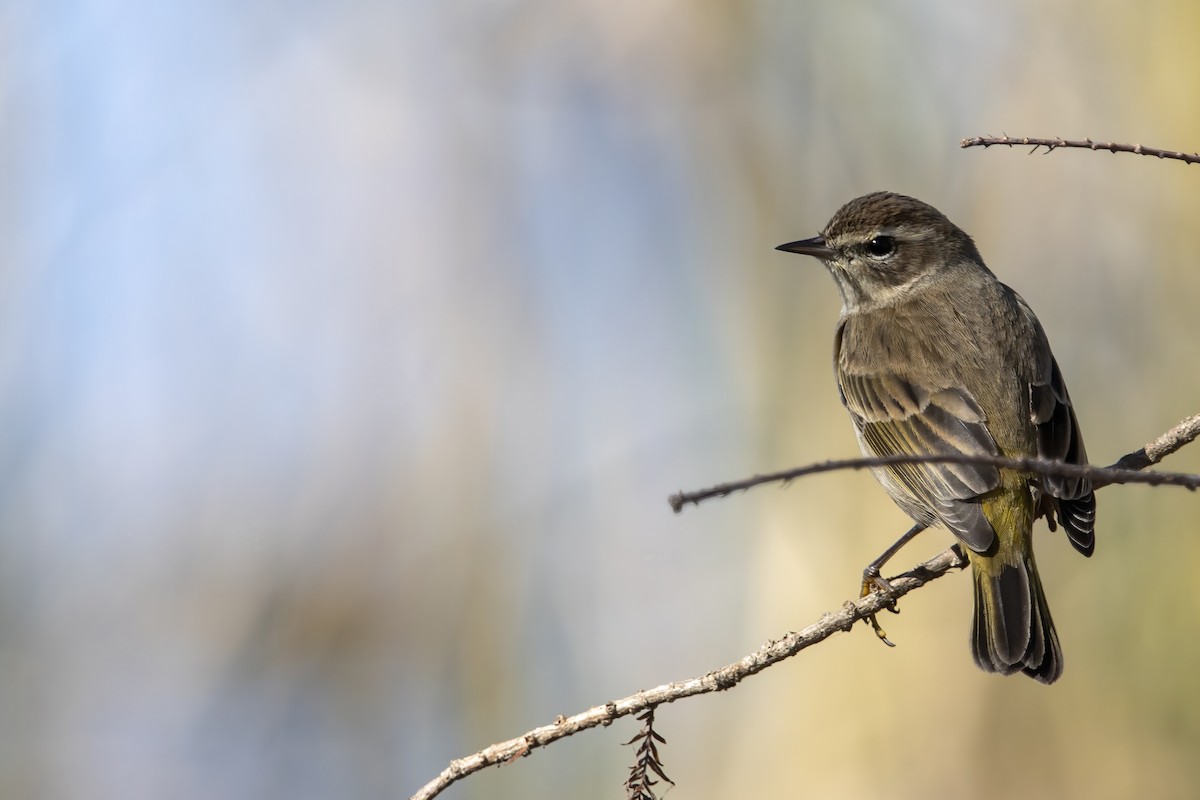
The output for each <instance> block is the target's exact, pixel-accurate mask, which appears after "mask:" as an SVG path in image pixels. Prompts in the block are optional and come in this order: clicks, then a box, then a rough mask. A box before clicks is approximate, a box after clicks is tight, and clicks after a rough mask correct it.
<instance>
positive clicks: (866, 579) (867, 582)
mask: <svg viewBox="0 0 1200 800" xmlns="http://www.w3.org/2000/svg"><path fill="white" fill-rule="evenodd" d="M927 527H928V526H927V525H922V524H921V523H919V522H918V523H917V524H916V525H913V526H912V527H911V528H909V529H908V531H907V532H906V533H905V534H904V535H903V536H901V537H900V538H899V539H897V540H896V541H895V542H893V543H892V545H891V547H889V548H888V549H887V550H884V551H883V552H882V553H881V554H880V555H879V558H877V559H875V560H874V561H872V562H871V563H870V564H868V565H867V568H866V569H864V570H863V580H862V593H861V594H860V595H859V597H866V596H867V595H869V594H870V593H871V592H873V591H876V590H878V591H880V592H883V593H885V594H886V593H888V592H891V591H892V585H891V584H890V583H888V582H887V580H886V579H885V578H884V577H883V576H882V575H881V574H880V570H881V569H883V565H884V564H886V563H887V562H888V561H890V560H891V558H892V556H894V555H896V553H898V552H900V548H902V547H904V545H906V544H908V543H909V542H911V541H912V540H913V539H915V538H916V536H917V534H918V533H920V532H921V531H923V530H925V528H927ZM888 610H889V611H891V612H892V613H893V614H899V613H900V611H899V610H898V609H897V608H896V603H895V601H893V602H892V603H891V605H889V606H888ZM866 621H867V622H869V623H870V624H871V627H872V628H873V629H874V631H875V635H876V636H878V637H879V639H880V640H881V641H882V642H883V643H884V644H886V645H887V646H888V647H895V645H894V644H893V643H892V642H891V641H889V640H888V638H887V632H886V631H884V629H883V627H882V626H881V625H880V624H879V620H877V619H876V618H875V615H874V614H871V615H870V616H869V617H867V618H866Z"/></svg>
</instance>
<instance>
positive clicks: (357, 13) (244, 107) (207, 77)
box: [0, 0, 1200, 799]
mask: <svg viewBox="0 0 1200 800" xmlns="http://www.w3.org/2000/svg"><path fill="white" fill-rule="evenodd" d="M1197 35H1200V6H1197V5H1196V4H1194V3H1188V2H1153V1H1152V2H1148V3H1143V4H1140V5H1139V6H1138V8H1137V10H1136V11H1135V10H1134V9H1133V8H1132V7H1130V6H1129V5H1128V4H1123V3H1117V2H1088V3H1083V2H1064V3H1056V4H1045V3H1039V2H1032V1H1031V0H1018V1H1017V2H1013V3H984V2H968V3H958V4H949V3H944V2H940V1H935V0H923V1H922V2H911V3H904V4H895V3H890V2H846V3H788V2H780V0H775V1H774V2H772V1H771V0H758V1H757V2H740V1H739V2H728V1H727V2H679V1H678V0H655V1H654V2H644V0H616V1H615V2H614V0H603V1H601V0H567V1H566V2H556V1H554V0H510V1H508V2H505V1H504V0H491V1H490V2H488V1H487V0H478V1H477V2H458V1H457V0H444V1H443V2H436V3H434V2H391V3H387V2H360V3H353V4H349V3H336V2H331V1H330V0H311V1H310V2H304V3H282V2H269V1H266V0H249V2H236V3H235V2H228V0H215V1H214V2H186V1H185V2H178V3H158V4H154V3H145V2H126V1H123V0H112V1H110V2H103V3H101V2H86V1H85V2H78V3H62V2H46V3H36V4H35V3H22V2H17V3H6V4H4V5H2V6H0V113H2V115H3V116H2V119H3V124H2V125H0V158H2V159H3V165H2V172H0V175H2V180H0V286H2V291H0V795H3V796H5V797H88V798H142V797H144V798H162V797H171V798H182V799H186V798H209V797H223V798H257V797H294V798H327V797H338V798H342V797H396V796H401V797H403V796H407V795H408V794H410V793H411V792H413V791H415V790H416V789H417V788H418V787H419V786H420V785H422V784H423V783H424V782H425V781H427V780H428V779H430V778H432V777H433V776H434V775H436V774H437V772H439V771H440V770H441V769H442V768H443V767H445V766H446V764H447V763H448V762H449V760H450V759H451V758H454V757H458V756H462V755H466V754H468V753H470V752H473V751H475V750H477V749H479V748H481V747H483V746H485V745H487V744H489V743H491V742H494V741H497V740H501V739H506V738H509V737H512V736H516V735H518V734H520V733H522V732H524V731H525V730H528V729H529V728H531V727H534V726H536V725H539V724H544V723H546V722H549V721H551V720H552V719H553V718H554V716H555V715H557V714H560V713H566V714H569V713H574V712H576V711H579V710H582V709H584V708H586V707H588V706H591V705H594V704H598V703H602V702H604V701H606V700H609V699H613V698H615V697H618V696H622V695H625V694H628V693H630V692H632V691H635V690H637V689H639V688H645V687H648V686H652V685H655V684H658V683H660V682H664V681H667V680H671V679H678V678H683V677H687V676H692V675H697V674H701V673H703V672H705V671H707V670H708V669H711V668H713V667H716V666H719V665H722V664H725V663H727V662H730V661H733V660H735V659H736V658H739V657H740V656H741V655H743V654H744V653H746V652H749V651H750V650H752V649H753V648H755V647H757V646H758V645H760V644H761V643H762V642H763V641H765V640H766V639H768V638H772V637H775V636H778V635H779V634H781V633H783V632H785V631H788V630H793V629H798V628H800V627H802V626H804V625H806V624H808V623H810V622H812V621H814V620H815V619H817V618H818V617H819V616H820V614H821V613H822V612H824V611H826V610H829V609H831V608H834V607H837V606H838V605H840V604H841V603H842V602H843V601H844V600H846V599H848V598H850V597H852V596H853V595H854V594H855V592H856V590H857V585H858V574H859V570H860V569H861V568H862V566H863V565H864V564H865V563H866V562H867V561H868V560H870V558H872V557H873V556H875V555H876V554H877V553H878V552H879V551H880V550H881V549H882V547H883V546H885V545H886V544H887V543H889V542H890V541H891V540H892V539H893V538H894V537H895V535H897V534H899V533H900V532H901V531H902V530H904V528H905V527H906V526H907V522H906V520H905V518H904V517H903V516H902V515H901V513H900V512H899V511H897V510H896V509H895V508H894V507H893V506H892V504H891V503H890V501H888V499H887V498H886V496H885V495H884V494H883V492H882V491H880V490H879V489H878V488H877V487H876V486H875V484H874V483H873V481H872V479H871V478H870V477H869V476H867V475H862V474H855V473H843V474H833V475H825V476H819V477H813V478H809V479H806V480H804V481H801V482H799V483H797V484H795V485H793V486H790V487H788V488H787V489H786V490H778V489H760V490H756V491H753V492H750V493H748V494H745V495H741V496H737V497H732V498H729V499H726V500H722V501H715V502H711V503H708V504H705V505H703V506H701V507H700V508H698V509H697V508H690V509H688V510H686V511H685V512H684V513H682V514H681V515H678V516H675V515H672V514H671V513H670V510H669V508H668V506H667V502H666V497H667V495H668V494H669V493H670V492H672V491H675V490H677V489H680V488H698V487H700V486H706V485H709V484H712V483H715V482H718V481H722V480H727V479H734V478H738V477H744V476H746V475H749V474H752V473H754V472H761V471H767V470H774V469H781V468H786V467H788V466H793V465H797V464H801V463H806V462H809V461H814V460H821V459H825V458H831V457H843V456H851V455H855V454H856V452H857V451H856V448H855V444H854V441H853V437H852V435H851V431H850V426H849V423H848V421H847V419H846V418H845V416H844V412H843V411H842V409H841V408H840V406H839V403H838V400H837V395H836V391H835V388H834V384H833V378H832V372H831V368H830V363H829V361H830V352H831V339H832V332H833V325H834V321H835V319H836V317H837V313H838V305H839V303H838V299H837V294H836V291H835V289H834V286H833V284H832V281H830V279H829V278H828V276H827V275H825V274H824V272H823V271H822V270H821V269H820V267H819V266H818V265H817V264H816V263H815V262H810V261H808V260H805V259H800V258H798V257H796V256H789V255H785V254H781V253H777V252H775V251H774V250H773V249H772V248H773V247H774V246H775V245H776V244H779V243H780V242H784V241H789V240H792V239H795V238H801V237H806V236H809V235H812V234H813V233H815V232H816V231H817V230H818V229H819V228H820V227H821V226H822V225H823V224H824V223H825V222H826V220H827V219H828V218H829V216H830V215H831V214H832V213H833V211H834V210H835V209H836V208H837V207H838V206H839V205H840V204H841V203H842V202H844V201H845V200H848V199H850V198H851V197H854V196H856V195H859V194H862V193H864V192H867V191H871V190H875V189H882V188H886V189H892V190H897V191H902V192H905V193H908V194H913V195H916V196H918V197H920V198H922V199H925V200H927V201H929V202H931V203H933V204H934V205H936V206H938V207H940V208H942V209H943V210H944V211H946V212H947V213H948V215H949V216H950V217H951V218H952V219H953V220H955V221H956V222H958V223H959V224H960V225H961V226H962V227H964V228H965V229H967V230H968V231H969V232H971V233H972V234H973V235H974V237H975V238H976V240H977V242H978V244H979V246H980V249H981V251H982V252H983V254H984V256H985V258H986V259H987V260H988V262H989V264H990V266H991V267H992V268H993V270H994V271H996V272H997V273H998V274H999V275H1000V276H1001V277H1002V279H1004V280H1005V281H1006V282H1008V283H1010V284H1011V285H1013V286H1014V287H1015V288H1017V289H1018V290H1019V291H1020V292H1021V293H1022V294H1023V295H1024V296H1025V297H1026V298H1027V299H1028V300H1029V302H1030V303H1031V304H1032V305H1033V307H1034V308H1035V309H1036V310H1037V311H1038V313H1039V314H1040V316H1041V319H1042V321H1043V323H1044V325H1045V327H1046V328H1047V330H1048V332H1049V335H1050V339H1051V341H1052V342H1053V344H1054V347H1055V350H1056V353H1057V355H1058V358H1059V361H1060V363H1061V364H1062V367H1063V370H1064V373H1065V375H1066V376H1067V379H1068V382H1069V384H1070V387H1071V391H1072V394H1073V396H1074V398H1075V400H1076V403H1077V405H1078V408H1079V414H1080V419H1081V422H1082V424H1083V427H1084V431H1085V432H1086V437H1087V443H1088V449H1089V451H1090V454H1091V455H1092V458H1093V460H1094V461H1096V462H1100V463H1108V462H1110V461H1111V460H1113V459H1114V458H1115V457H1117V456H1119V455H1120V454H1122V453H1124V452H1127V451H1129V450H1132V449H1135V448H1136V447H1138V446H1140V445H1141V444H1142V443H1144V442H1145V441H1147V440H1148V439H1150V438H1151V437H1153V436H1155V435H1157V434H1158V433H1160V432H1162V431H1164V430H1166V429H1167V428H1168V427H1170V426H1171V425H1173V424H1174V423H1175V422H1177V421H1178V420H1180V419H1181V418H1183V417H1184V416H1187V415H1189V414H1192V413H1196V412H1197V411H1198V410H1200V408H1198V405H1197V397H1200V370H1198V369H1197V336H1198V333H1200V321H1198V320H1197V313H1196V305H1197V298H1198V297H1200V270H1197V263H1196V258H1197V256H1196V252H1197V251H1196V220H1197V218H1198V215H1200V172H1197V171H1196V168H1195V167H1187V166H1184V165H1183V164H1179V163H1171V162H1159V161H1156V160H1152V159H1147V158H1139V157H1135V156H1126V155H1122V156H1114V155H1109V154H1104V153H1090V152H1082V151H1063V152H1057V153H1053V154H1051V155H1036V156H1030V155H1026V154H1025V153H1024V152H1022V151H1019V150H1018V151H1009V150H1003V149H992V150H988V151H983V150H967V151H962V150H960V149H959V148H958V141H959V139H960V138H962V137H964V136H970V135H975V134H985V133H994V134H998V133H1001V132H1008V133H1010V134H1013V135H1031V136H1037V135H1042V136H1055V135H1061V136H1068V137H1084V136H1090V137H1093V138H1096V139H1103V140H1109V139H1112V140H1118V141H1130V142H1141V143H1143V144H1148V145H1159V146H1164V147H1170V148H1180V149H1185V150H1188V151H1191V150H1196V149H1200V104H1198V103H1197V102H1196V99H1197V97H1200V49H1198V48H1196V46H1195V41H1196V37H1197ZM1164 466H1165V467H1168V468H1173V469H1180V470H1186V469H1190V470H1200V448H1195V447H1194V448H1192V449H1191V450H1190V451H1188V450H1185V451H1184V452H1182V453H1180V454H1178V455H1177V456H1174V457H1172V458H1171V459H1170V460H1169V461H1168V462H1167V464H1165V465H1164ZM1198 503H1200V500H1197V498H1196V497H1195V496H1192V495H1189V494H1188V493H1186V492H1182V491H1180V490H1175V489H1148V488H1138V487H1134V488H1124V487H1115V488H1110V489H1107V490H1105V491H1104V492H1103V493H1102V494H1101V495H1100V515H1101V516H1100V523H1099V536H1098V538H1099V546H1098V548H1097V552H1096V555H1095V557H1094V558H1092V559H1091V560H1090V561H1087V560H1084V559H1081V558H1079V557H1077V556H1076V554H1075V553H1074V552H1073V551H1072V550H1071V549H1070V547H1069V546H1068V545H1067V543H1066V542H1065V540H1064V539H1063V538H1062V537H1061V535H1050V534H1048V533H1045V531H1044V529H1043V530H1042V532H1041V533H1040V534H1039V535H1038V537H1037V539H1038V546H1039V549H1038V559H1039V562H1040V564H1041V566H1042V572H1043V575H1044V578H1045V581H1046V584H1047V587H1048V594H1049V598H1050V601H1051V605H1052V607H1053V609H1054V617H1055V620H1056V621H1057V623H1058V626H1059V628H1060V632H1061V635H1062V639H1063V645H1064V648H1065V651H1066V658H1067V671H1066V675H1065V677H1064V679H1063V680H1062V681H1061V682H1060V683H1059V684H1057V685H1055V686H1054V687H1052V688H1049V689H1048V688H1046V687H1044V686H1040V685H1037V684H1034V683H1033V682H1032V681H1028V680H1024V679H1020V678H1011V679H1000V678H996V677H994V676H988V675H984V674H982V673H980V672H978V671H977V670H976V669H975V667H974V666H973V664H972V662H971V658H970V654H969V651H968V647H967V631H968V627H969V616H970V611H969V608H970V600H971V598H970V586H969V580H968V579H967V578H966V577H965V576H962V575H957V576H954V577H950V578H947V579H945V580H942V581H939V582H938V583H936V584H935V585H933V586H931V587H929V588H927V589H925V590H923V591H921V592H919V593H917V594H916V595H914V596H912V597H910V598H908V599H906V600H905V601H904V602H903V603H902V606H901V607H902V610H903V614H902V615H901V616H899V617H894V618H892V617H889V618H888V619H887V620H885V623H886V624H887V627H888V630H889V633H890V634H891V635H892V637H893V639H894V640H895V641H897V642H898V643H899V646H898V647H897V648H896V649H894V650H888V649H886V648H883V647H881V646H880V645H879V644H878V643H877V642H876V641H875V640H874V637H873V636H872V635H871V633H870V631H869V630H868V629H866V628H860V629H859V630H857V631H855V632H854V633H853V634H851V635H842V636H838V637H836V638H835V639H833V640H830V641H828V642H826V643H825V644H823V645H822V646H821V647H819V648H816V649H815V650H811V651H809V652H807V653H805V654H804V655H803V656H801V657H800V658H797V659H793V660H792V661H790V662H787V663H785V664H783V665H780V666H778V667H776V668H773V669H771V670H769V671H768V672H766V673H764V674H762V675H760V676H758V677H756V678H754V679H753V680H751V681H748V682H747V683H745V684H743V685H742V686H740V687H738V688H737V690H736V691H732V692H727V693H724V694H721V695H719V696H708V697H703V698H697V699H693V700H690V701H688V702H685V703H680V704H676V705H674V706H670V707H667V708H664V709H662V710H661V711H660V713H659V726H658V727H659V730H660V732H661V733H662V734H664V735H665V736H666V738H667V739H668V742H669V743H668V744H667V745H666V746H664V747H663V749H662V754H663V758H664V761H665V764H666V767H667V771H668V773H669V774H670V775H671V777H672V778H674V779H675V781H676V782H677V783H678V784H679V786H678V788H677V789H675V790H673V794H675V793H680V794H681V796H688V797H762V796H785V797H787V796H809V797H846V798H852V797H878V796H882V795H884V794H887V795H888V796H891V797H897V798H915V797H922V798H924V797H961V796H973V797H980V798H993V797H995V798H999V797H1013V796H1021V797H1064V796H1094V797H1117V796H1130V795H1134V794H1139V795H1143V796H1155V797H1160V798H1167V797H1185V796H1192V795H1194V792H1195V786H1196V785H1197V781H1200V760H1198V759H1197V758H1196V753H1197V751H1198V749H1200V690H1198V689H1197V684H1196V681H1195V676H1196V674H1197V673H1198V672H1200V635H1198V634H1200V592H1197V591H1196V589H1195V581H1196V573H1195V570H1196V564H1197V559H1198V557H1200V540H1198V539H1197V536H1196V534H1197V524H1196V519H1197V513H1198V512H1200V505H1198ZM927 537H928V538H926V539H924V540H923V541H919V542H918V543H917V544H915V545H913V546H912V548H911V549H910V550H908V551H906V552H905V553H904V554H903V555H902V556H901V557H900V558H901V561H900V562H898V563H899V564H901V565H903V564H904V563H906V562H907V563H910V564H911V563H915V561H916V560H918V559H921V558H924V557H926V556H928V555H931V554H933V553H934V552H937V551H938V550H940V549H941V548H942V547H944V546H945V545H946V544H948V542H949V539H948V537H947V536H945V535H944V534H939V533H934V534H927ZM635 731H636V723H635V722H633V721H632V720H625V721H622V722H619V723H617V724H615V725H614V726H613V727H612V728H609V729H601V730H595V731H591V732H588V733H585V734H583V735H580V736H577V737H574V738H572V739H569V740H566V741H563V742H560V743H558V744H556V745H554V746H553V747H552V748H549V749H547V750H543V751H538V752H536V753H535V754H534V755H532V756H531V757H530V758H527V759H523V760H521V761H519V762H516V763H513V764H510V765H507V766H504V767H502V768H499V769H491V770H488V771H485V772H483V773H481V774H477V775H475V776H473V777H471V778H469V779H467V780H465V781H463V782H462V783H460V784H458V785H457V786H455V787H454V788H452V789H451V790H450V791H449V792H447V793H446V795H445V796H447V797H454V798H506V797H514V798H515V797H523V798H524V797H576V798H591V797H596V798H600V797H605V798H611V797H619V796H622V789H621V783H622V781H623V780H624V777H625V774H626V770H627V768H628V765H629V764H630V763H631V762H632V755H633V754H632V751H631V748H626V747H622V746H621V742H623V741H625V740H627V739H628V738H629V737H630V736H631V735H632V734H633V733H634V732H635Z"/></svg>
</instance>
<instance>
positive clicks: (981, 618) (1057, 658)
mask: <svg viewBox="0 0 1200 800" xmlns="http://www.w3.org/2000/svg"><path fill="white" fill-rule="evenodd" d="M1029 559H1030V560H1028V561H1024V562H1022V563H1020V564H1016V565H1013V564H1004V565H994V564H991V565H988V566H989V567H991V569H981V567H983V566H984V565H983V564H978V563H977V564H975V565H974V567H973V568H972V570H971V572H972V574H973V575H974V579H975V621H974V623H973V624H972V625H971V649H972V650H973V651H974V654H975V663H976V664H978V665H979V668H980V669H982V670H984V671H985V672H999V673H1001V674H1003V675H1010V674H1012V673H1014V672H1016V671H1017V670H1020V671H1022V672H1024V673H1025V674H1026V675H1028V676H1030V677H1031V678H1033V679H1034V680H1036V681H1040V682H1042V683H1054V681H1056V680H1058V678H1059V676H1060V675H1062V670H1063V655H1062V648H1061V647H1059V644H1058V634H1057V633H1055V631H1054V620H1053V619H1051V618H1050V608H1049V606H1047V605H1046V596H1045V594H1044V593H1043V592H1042V582H1041V581H1040V580H1039V579H1038V574H1037V568H1036V567H1035V566H1034V565H1033V562H1032V556H1030V557H1029ZM997 570H998V571H997ZM993 573H994V574H993Z"/></svg>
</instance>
